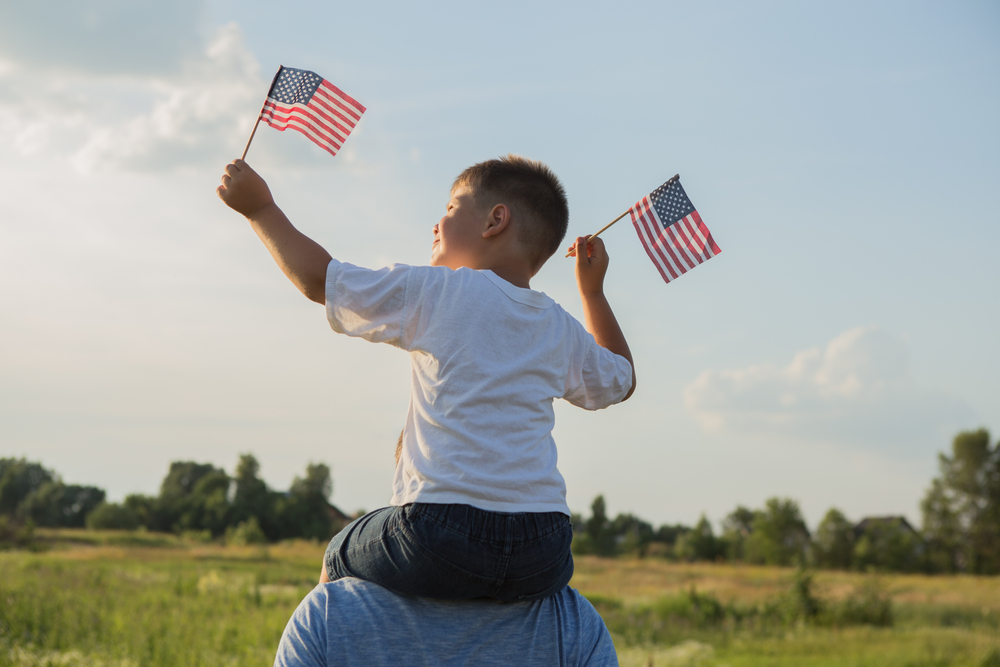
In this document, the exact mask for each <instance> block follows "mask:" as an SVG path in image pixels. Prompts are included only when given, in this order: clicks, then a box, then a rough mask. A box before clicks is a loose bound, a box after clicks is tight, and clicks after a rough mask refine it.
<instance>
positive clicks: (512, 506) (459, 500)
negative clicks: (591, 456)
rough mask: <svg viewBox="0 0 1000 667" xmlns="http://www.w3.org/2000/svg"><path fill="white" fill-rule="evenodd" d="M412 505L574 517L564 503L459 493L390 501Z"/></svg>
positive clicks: (396, 505)
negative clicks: (488, 497)
mask: <svg viewBox="0 0 1000 667" xmlns="http://www.w3.org/2000/svg"><path fill="white" fill-rule="evenodd" d="M410 503H426V504H428V505H470V506H472V507H475V508H477V509H481V510H486V511H487V512H502V513H504V514H518V513H521V512H527V513H529V514H545V513H547V512H559V513H560V514H565V515H566V516H572V515H573V513H572V512H570V511H569V505H567V504H566V503H565V502H562V503H514V502H501V501H493V500H482V499H481V498H469V497H468V496H463V495H461V494H457V493H441V494H439V493H435V494H430V495H423V494H417V495H415V496H407V497H405V498H401V499H400V498H395V497H393V499H392V500H390V501H389V504H390V505H392V506H393V507H402V506H403V505H409V504H410Z"/></svg>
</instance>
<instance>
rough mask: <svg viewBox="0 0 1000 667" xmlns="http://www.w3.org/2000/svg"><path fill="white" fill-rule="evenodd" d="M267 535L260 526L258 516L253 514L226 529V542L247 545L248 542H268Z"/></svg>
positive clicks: (241, 545) (240, 545)
mask: <svg viewBox="0 0 1000 667" xmlns="http://www.w3.org/2000/svg"><path fill="white" fill-rule="evenodd" d="M266 543H267V536H266V535H265V534H264V531H263V530H262V529H261V527H260V522H259V521H257V517H255V516H252V517H250V518H249V519H247V520H246V521H241V522H240V523H239V524H238V525H237V526H235V527H232V526H230V527H229V528H227V529H226V544H232V545H234V546H239V547H245V546H247V545H248V544H266Z"/></svg>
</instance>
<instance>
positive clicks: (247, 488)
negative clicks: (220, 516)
mask: <svg viewBox="0 0 1000 667" xmlns="http://www.w3.org/2000/svg"><path fill="white" fill-rule="evenodd" d="M259 473H260V464H259V463H257V459H256V458H254V456H253V455H252V454H243V455H241V456H240V460H239V463H237V464H236V474H235V475H233V481H234V483H235V491H234V493H233V503H232V505H233V506H232V515H231V517H230V520H229V522H230V525H236V524H240V523H243V522H244V521H248V520H250V519H251V518H254V517H256V519H257V525H258V527H259V528H260V529H261V530H263V531H264V533H265V534H266V535H267V536H268V537H269V538H271V539H277V538H278V535H279V534H280V532H281V531H280V527H279V526H278V525H277V523H276V520H275V514H274V510H275V506H276V502H277V497H280V496H279V495H278V494H273V493H272V492H271V491H270V489H268V488H267V484H265V483H264V480H262V479H260V477H259V476H258V475H259Z"/></svg>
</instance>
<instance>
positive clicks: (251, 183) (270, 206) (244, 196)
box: [215, 160, 331, 304]
mask: <svg viewBox="0 0 1000 667" xmlns="http://www.w3.org/2000/svg"><path fill="white" fill-rule="evenodd" d="M215 191H216V193H217V194H218V195H219V198H220V199H222V201H223V202H225V203H226V206H228V207H229V208H231V209H233V210H234V211H236V212H237V213H242V214H243V215H244V216H246V218H247V220H249V221H250V225H251V226H252V227H253V230H254V231H255V232H257V236H259V237H260V240H261V241H263V242H264V246H265V247H266V248H267V249H268V251H269V252H270V253H271V257H273V258H274V261H275V262H277V263H278V267H279V268H280V269H281V271H282V272H283V273H284V274H285V275H286V276H287V277H288V279H289V280H291V281H292V283H293V284H294V285H295V286H296V287H298V288H299V290H300V291H301V292H302V293H303V294H305V295H306V297H308V298H309V299H310V300H312V301H315V302H316V303H324V304H325V303H326V269H327V266H328V265H329V264H330V259H331V257H330V253H328V252H327V251H326V250H324V249H323V246H321V245H320V244H318V243H316V242H315V241H313V240H312V239H311V238H309V237H308V236H306V235H305V234H303V233H302V232H300V231H299V230H297V229H295V227H293V226H292V223H291V222H290V221H289V220H288V218H287V217H285V214H284V213H282V212H281V209H280V208H278V206H277V204H275V203H274V199H273V198H272V197H271V191H270V189H268V187H267V183H265V182H264V179H262V178H261V177H260V176H259V175H258V174H257V172H255V171H254V170H253V169H251V168H250V165H248V164H247V163H246V162H244V161H243V160H233V161H232V162H231V163H229V164H227V165H226V173H225V174H223V175H222V185H220V186H219V187H218V188H216V190H215Z"/></svg>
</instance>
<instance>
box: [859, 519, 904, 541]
mask: <svg viewBox="0 0 1000 667" xmlns="http://www.w3.org/2000/svg"><path fill="white" fill-rule="evenodd" d="M897 530H903V531H905V532H908V533H912V534H913V535H916V536H917V537H919V536H920V533H919V532H918V531H917V530H916V529H915V528H914V527H913V526H911V525H910V522H909V521H907V520H906V517H905V516H869V517H865V518H864V519H862V520H861V521H859V522H858V524H857V525H856V526H854V534H855V535H856V536H857V537H861V536H862V535H881V534H883V533H886V532H895V531H897Z"/></svg>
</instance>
